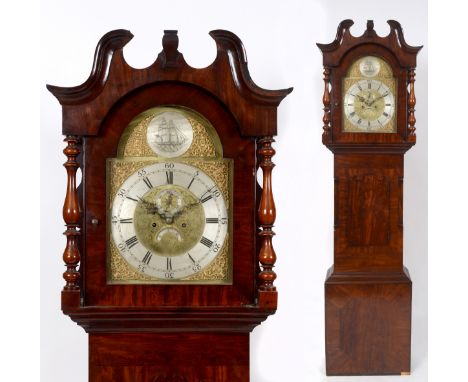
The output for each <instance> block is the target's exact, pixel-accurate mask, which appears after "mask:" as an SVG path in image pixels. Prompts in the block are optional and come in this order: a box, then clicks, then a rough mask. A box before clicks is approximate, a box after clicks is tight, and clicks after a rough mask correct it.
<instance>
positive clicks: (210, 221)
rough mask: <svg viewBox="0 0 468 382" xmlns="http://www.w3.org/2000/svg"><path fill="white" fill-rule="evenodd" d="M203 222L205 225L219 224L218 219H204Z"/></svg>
mask: <svg viewBox="0 0 468 382" xmlns="http://www.w3.org/2000/svg"><path fill="white" fill-rule="evenodd" d="M205 222H206V223H215V224H218V223H219V219H218V218H206V220H205Z"/></svg>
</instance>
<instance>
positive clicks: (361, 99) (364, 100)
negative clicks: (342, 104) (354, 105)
mask: <svg viewBox="0 0 468 382" xmlns="http://www.w3.org/2000/svg"><path fill="white" fill-rule="evenodd" d="M356 97H358V98H359V100H360V101H361V102H366V99H365V98H364V97H362V96H360V95H357V94H356Z"/></svg>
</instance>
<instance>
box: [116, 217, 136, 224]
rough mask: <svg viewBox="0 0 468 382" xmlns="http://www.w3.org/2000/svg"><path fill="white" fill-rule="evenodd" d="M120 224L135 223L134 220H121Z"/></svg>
mask: <svg viewBox="0 0 468 382" xmlns="http://www.w3.org/2000/svg"><path fill="white" fill-rule="evenodd" d="M119 222H120V224H123V223H133V218H127V219H120V220H119Z"/></svg>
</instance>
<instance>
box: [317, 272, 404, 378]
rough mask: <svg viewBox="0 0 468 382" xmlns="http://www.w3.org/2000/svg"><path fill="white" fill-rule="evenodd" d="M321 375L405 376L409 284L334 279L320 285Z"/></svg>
mask: <svg viewBox="0 0 468 382" xmlns="http://www.w3.org/2000/svg"><path fill="white" fill-rule="evenodd" d="M325 343H326V345H325V346H326V373H327V375H390V374H397V375H402V374H405V373H408V372H409V371H410V356H411V279H410V277H409V274H408V272H407V270H406V269H405V271H404V272H402V273H392V274H376V273H373V274H334V273H333V270H332V269H331V270H330V271H329V275H328V277H327V280H326V282H325Z"/></svg>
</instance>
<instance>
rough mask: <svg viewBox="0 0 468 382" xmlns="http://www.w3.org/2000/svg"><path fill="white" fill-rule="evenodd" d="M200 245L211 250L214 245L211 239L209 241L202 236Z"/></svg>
mask: <svg viewBox="0 0 468 382" xmlns="http://www.w3.org/2000/svg"><path fill="white" fill-rule="evenodd" d="M200 243H202V244H203V245H205V246H207V247H208V248H210V247H211V246H212V245H213V242H212V241H211V240H210V239H207V238H206V237H205V236H202V238H201V240H200Z"/></svg>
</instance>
